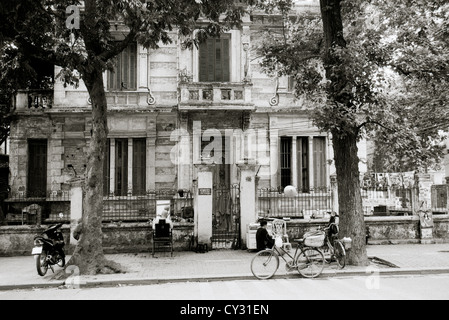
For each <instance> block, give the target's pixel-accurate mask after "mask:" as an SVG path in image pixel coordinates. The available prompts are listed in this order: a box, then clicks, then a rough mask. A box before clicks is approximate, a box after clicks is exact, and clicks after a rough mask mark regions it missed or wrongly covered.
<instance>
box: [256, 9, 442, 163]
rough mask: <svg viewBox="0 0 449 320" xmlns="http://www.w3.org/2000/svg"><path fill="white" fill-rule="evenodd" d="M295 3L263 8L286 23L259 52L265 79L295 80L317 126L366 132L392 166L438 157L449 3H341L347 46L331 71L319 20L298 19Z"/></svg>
mask: <svg viewBox="0 0 449 320" xmlns="http://www.w3.org/2000/svg"><path fill="white" fill-rule="evenodd" d="M292 5H293V1H284V0H279V1H272V2H271V5H270V6H269V7H267V6H265V9H266V10H268V11H273V12H277V13H278V14H279V15H280V16H281V17H282V25H280V26H279V27H278V28H272V29H270V30H266V31H264V34H263V41H262V42H261V43H259V44H258V47H257V51H258V55H259V56H261V57H262V60H261V66H262V68H263V70H264V71H265V72H266V73H267V74H270V75H272V76H285V75H287V76H292V77H294V80H295V89H296V90H295V93H296V96H297V98H298V99H301V101H303V104H306V105H307V104H308V105H310V106H314V108H311V109H312V110H313V111H311V112H312V117H313V119H314V121H315V123H316V124H317V125H318V126H319V128H321V129H322V130H324V131H330V132H334V133H338V134H339V135H340V136H344V135H345V134H347V133H355V134H357V135H358V137H359V138H360V137H363V136H364V135H365V136H366V135H367V136H368V137H370V138H371V139H374V140H375V141H376V143H377V145H378V146H385V148H383V149H381V151H382V152H385V151H388V152H389V154H390V157H389V158H390V161H387V163H389V164H390V165H392V164H394V163H395V162H397V161H398V159H402V161H404V162H406V163H407V166H408V167H410V166H414V169H419V168H425V167H427V166H428V165H429V164H431V163H434V162H435V161H436V159H438V158H441V155H442V153H441V152H442V149H443V148H442V144H441V141H442V139H444V138H445V136H444V135H441V129H443V130H445V129H447V127H448V126H449V118H448V112H447V108H446V105H447V104H448V101H449V99H448V98H449V95H448V94H449V89H448V88H449V86H448V80H449V46H448V44H449V43H448V41H449V40H448V39H449V37H448V32H449V31H448V30H449V28H448V27H449V25H448V23H449V22H448V21H449V19H448V18H449V4H448V3H447V1H442V0H440V1H432V2H431V3H429V2H428V1H410V0H400V1H394V2H392V1H381V0H370V1H360V0H356V1H342V6H343V7H342V10H343V23H344V40H345V43H344V45H336V44H334V46H333V47H332V49H331V51H332V54H333V56H334V57H336V59H337V60H338V61H339V63H336V64H334V65H332V67H331V68H330V72H325V59H324V58H325V52H324V49H325V46H324V38H323V26H322V18H321V15H320V14H311V13H309V12H303V13H299V14H297V13H295V12H293V11H292ZM331 79H332V81H330V80H331ZM387 146H388V147H387ZM388 167H389V168H391V166H389V165H387V168H388Z"/></svg>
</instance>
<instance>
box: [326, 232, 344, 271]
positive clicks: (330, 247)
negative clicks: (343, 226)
mask: <svg viewBox="0 0 449 320" xmlns="http://www.w3.org/2000/svg"><path fill="white" fill-rule="evenodd" d="M333 226H334V224H331V225H330V226H329V227H326V228H324V229H323V231H324V233H325V239H324V245H323V247H322V248H321V249H322V250H323V251H324V253H325V254H326V253H329V255H330V257H329V260H327V262H328V263H329V264H330V263H331V262H332V261H333V260H335V261H336V262H337V266H338V267H339V268H340V269H343V268H344V267H345V265H346V250H345V246H344V244H343V242H342V241H341V240H340V239H338V227H337V229H336V230H337V232H335V229H334V228H333ZM335 226H336V225H335Z"/></svg>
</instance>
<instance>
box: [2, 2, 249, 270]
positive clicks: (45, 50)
mask: <svg viewBox="0 0 449 320" xmlns="http://www.w3.org/2000/svg"><path fill="white" fill-rule="evenodd" d="M248 2H251V0H249V1H248ZM243 3H245V1H240V2H238V5H234V1H233V0H145V1H143V0H85V1H77V0H16V1H2V2H1V3H0V35H1V39H2V40H3V41H5V43H9V44H10V48H11V50H15V51H16V52H17V55H20V56H21V57H25V58H33V59H37V60H39V61H44V62H50V63H52V64H54V65H55V66H60V67H62V72H61V77H62V79H63V80H64V81H65V83H66V84H77V83H78V81H79V80H80V79H81V80H82V81H83V82H84V84H85V85H86V87H87V90H88V92H89V95H90V99H91V101H92V128H91V140H90V141H91V142H90V146H89V151H88V155H87V163H86V164H87V167H86V174H85V187H84V206H83V218H82V231H81V236H80V239H79V243H78V245H77V246H76V248H75V251H74V253H73V255H72V258H71V260H70V261H69V262H68V264H69V265H70V264H73V265H76V266H77V267H79V269H80V272H81V274H95V273H98V272H107V271H108V270H109V271H110V270H113V271H118V270H119V268H120V266H118V265H116V264H115V263H114V262H112V261H108V260H107V259H105V256H104V254H103V248H102V236H101V235H102V230H101V227H102V211H103V210H102V208H103V200H102V197H100V196H99V195H101V194H102V192H103V179H102V177H103V161H104V157H103V155H104V154H105V149H106V142H107V135H108V125H107V102H106V95H105V90H104V87H105V86H104V83H103V72H104V71H106V70H110V69H111V68H113V64H114V58H115V57H117V55H118V54H120V53H121V52H122V51H123V50H124V49H125V48H127V47H128V45H129V44H130V43H133V42H138V43H139V44H141V45H143V46H144V47H146V48H151V49H156V48H158V44H159V43H160V42H162V43H169V42H171V41H173V40H174V39H171V38H170V33H171V32H173V31H177V32H178V35H179V36H181V37H183V38H184V39H185V44H186V45H187V46H192V45H194V44H195V43H197V42H198V41H201V40H202V39H204V38H205V37H208V36H212V35H217V34H219V33H220V32H221V31H222V30H223V29H225V28H229V27H231V26H233V25H236V24H237V25H238V23H239V22H240V20H241V18H242V15H243V13H244V9H245V7H244V6H243ZM78 13H79V14H78ZM200 19H201V24H198V23H197V22H198V21H199V20H200ZM111 21H120V23H122V24H124V25H125V26H126V27H127V30H126V32H125V33H124V34H123V37H122V38H120V39H117V38H114V36H113V35H112V34H111V24H110V22H111ZM195 28H197V29H200V30H201V32H197V33H195V34H196V36H195V38H193V37H192V34H193V30H194V29H195Z"/></svg>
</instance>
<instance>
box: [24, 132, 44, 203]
mask: <svg viewBox="0 0 449 320" xmlns="http://www.w3.org/2000/svg"><path fill="white" fill-rule="evenodd" d="M27 192H28V194H27V195H28V197H45V196H46V194H47V140H28V183H27Z"/></svg>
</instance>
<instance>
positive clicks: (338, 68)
mask: <svg viewBox="0 0 449 320" xmlns="http://www.w3.org/2000/svg"><path fill="white" fill-rule="evenodd" d="M341 2H342V0H320V5H321V15H322V20H323V31H324V39H325V41H324V46H325V48H324V55H323V61H324V68H325V70H326V77H327V80H328V81H329V82H330V83H329V86H328V88H327V99H328V103H329V104H330V105H333V107H334V108H335V109H334V111H335V114H336V115H337V117H338V119H334V124H335V125H334V126H333V127H332V129H331V133H332V137H333V148H334V155H335V166H336V169H337V185H338V205H339V208H340V212H339V214H340V236H344V237H348V236H349V237H351V239H352V240H353V243H352V249H351V250H350V251H349V252H348V258H349V260H348V263H349V264H351V265H367V264H368V257H367V254H366V242H365V241H366V238H365V236H366V230H365V221H364V216H363V210H362V197H361V194H360V180H359V179H360V173H359V158H358V148H357V138H358V134H359V132H358V129H357V124H356V123H353V121H355V120H354V119H355V117H350V116H348V112H354V113H355V112H356V109H355V108H351V93H350V92H347V89H346V88H347V77H346V74H345V72H347V71H345V70H346V69H345V68H344V65H343V64H344V62H343V61H342V60H341V59H340V57H339V56H338V54H336V53H335V51H334V49H344V48H346V41H345V39H344V35H343V20H342V15H341ZM340 108H341V110H339V109H340ZM348 110H351V111H348ZM334 116H335V115H334ZM335 120H337V121H335Z"/></svg>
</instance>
